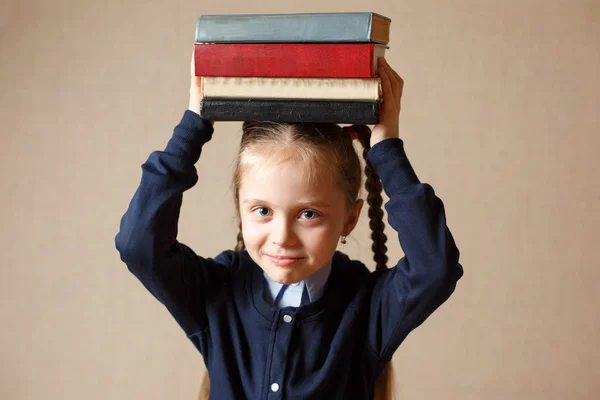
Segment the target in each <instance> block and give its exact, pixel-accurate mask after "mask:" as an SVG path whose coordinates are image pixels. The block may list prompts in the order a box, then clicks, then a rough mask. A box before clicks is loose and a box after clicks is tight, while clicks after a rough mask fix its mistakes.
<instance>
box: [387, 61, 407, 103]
mask: <svg viewBox="0 0 600 400" xmlns="http://www.w3.org/2000/svg"><path fill="white" fill-rule="evenodd" d="M390 70H391V71H392V74H394V77H395V78H396V82H397V83H398V88H399V92H400V97H402V91H403V90H404V79H402V77H401V76H400V75H398V73H397V72H396V71H395V70H394V69H393V68H392V67H390Z"/></svg>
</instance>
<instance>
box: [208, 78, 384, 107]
mask: <svg viewBox="0 0 600 400" xmlns="http://www.w3.org/2000/svg"><path fill="white" fill-rule="evenodd" d="M201 87H202V97H203V98H207V99H210V98H258V99H272V100H274V99H279V100H327V101H331V100H342V101H379V100H380V99H381V80H380V78H379V77H377V78H367V79H364V78H363V79H346V78H260V77H244V78H238V77H223V76H204V77H202V80H201Z"/></svg>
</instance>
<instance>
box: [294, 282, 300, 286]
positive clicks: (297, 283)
mask: <svg viewBox="0 0 600 400" xmlns="http://www.w3.org/2000/svg"><path fill="white" fill-rule="evenodd" d="M300 283H302V282H296V283H292V286H298V285H299V284H300Z"/></svg>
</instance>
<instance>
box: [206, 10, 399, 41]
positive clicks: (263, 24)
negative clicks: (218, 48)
mask: <svg viewBox="0 0 600 400" xmlns="http://www.w3.org/2000/svg"><path fill="white" fill-rule="evenodd" d="M390 23H391V19H390V18H388V17H385V16H383V15H380V14H377V13H374V12H347V13H341V12H340V13H304V14H222V15H201V16H200V17H199V18H198V20H197V22H196V42H198V43H275V42H276V43H311V42H316V43H325V42H327V43H348V42H372V43H382V44H387V43H388V42H389V40H390Z"/></svg>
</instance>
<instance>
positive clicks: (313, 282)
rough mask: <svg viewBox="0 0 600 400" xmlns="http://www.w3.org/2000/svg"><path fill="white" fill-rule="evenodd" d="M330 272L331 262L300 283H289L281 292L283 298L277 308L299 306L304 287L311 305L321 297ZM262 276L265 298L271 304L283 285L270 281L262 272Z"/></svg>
mask: <svg viewBox="0 0 600 400" xmlns="http://www.w3.org/2000/svg"><path fill="white" fill-rule="evenodd" d="M330 272H331V261H330V262H329V263H327V265H325V266H324V267H323V268H321V269H320V270H318V271H316V272H314V273H313V274H312V275H309V276H308V277H306V279H304V280H302V281H300V282H295V283H291V284H290V286H289V287H288V288H287V289H286V290H285V292H283V296H282V298H281V300H280V301H279V304H278V307H279V308H283V307H290V306H292V307H298V306H300V302H301V301H302V292H303V291H304V287H305V286H306V287H307V288H308V297H309V299H310V302H311V303H312V302H313V301H316V300H317V299H318V298H319V297H321V296H322V295H323V292H324V290H325V284H326V283H327V279H328V278H329V273H330ZM263 275H264V277H265V280H266V282H267V285H265V297H266V298H267V300H268V301H269V303H271V304H273V301H274V300H275V298H276V297H277V294H278V293H279V291H280V290H281V287H282V286H283V284H282V283H278V282H275V281H273V280H271V278H269V277H268V276H267V274H266V273H265V272H263Z"/></svg>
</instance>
